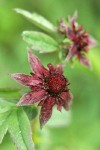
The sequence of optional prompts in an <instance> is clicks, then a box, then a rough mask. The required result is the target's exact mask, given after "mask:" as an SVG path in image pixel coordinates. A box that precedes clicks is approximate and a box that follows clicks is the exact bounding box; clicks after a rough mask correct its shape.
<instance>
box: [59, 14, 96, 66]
mask: <svg viewBox="0 0 100 150" xmlns="http://www.w3.org/2000/svg"><path fill="white" fill-rule="evenodd" d="M76 19H77V12H75V14H74V16H73V17H72V18H70V17H69V18H68V23H67V24H66V23H65V21H64V20H61V22H60V27H59V31H60V33H62V34H65V35H66V37H67V38H68V39H70V41H71V44H69V45H66V48H67V49H68V55H67V58H66V60H67V61H68V60H69V59H71V58H73V56H77V58H78V60H79V62H80V63H81V64H83V65H85V66H87V67H91V63H90V60H89V59H88V58H86V56H85V54H86V53H88V51H89V47H90V46H91V47H93V46H95V45H96V40H95V39H93V38H92V37H91V36H90V35H89V34H88V32H87V31H84V30H83V28H82V26H81V25H78V23H77V22H76Z"/></svg>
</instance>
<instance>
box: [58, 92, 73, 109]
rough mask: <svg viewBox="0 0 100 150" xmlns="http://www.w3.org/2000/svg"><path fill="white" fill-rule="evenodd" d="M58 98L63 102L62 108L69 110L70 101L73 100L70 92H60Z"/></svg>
mask: <svg viewBox="0 0 100 150" xmlns="http://www.w3.org/2000/svg"><path fill="white" fill-rule="evenodd" d="M60 98H61V99H62V101H63V103H64V104H63V106H64V108H65V109H66V110H69V107H70V103H71V100H72V99H73V95H72V93H71V92H69V91H68V92H62V93H61V95H60Z"/></svg>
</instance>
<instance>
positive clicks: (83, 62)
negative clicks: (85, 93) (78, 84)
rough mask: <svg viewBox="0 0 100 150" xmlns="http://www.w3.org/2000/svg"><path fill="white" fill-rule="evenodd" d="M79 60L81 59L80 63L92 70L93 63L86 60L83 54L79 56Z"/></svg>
mask: <svg viewBox="0 0 100 150" xmlns="http://www.w3.org/2000/svg"><path fill="white" fill-rule="evenodd" d="M78 59H79V62H80V63H81V64H83V65H84V66H86V67H88V68H90V69H92V66H91V62H90V60H89V59H88V58H86V57H85V56H84V55H82V54H78Z"/></svg>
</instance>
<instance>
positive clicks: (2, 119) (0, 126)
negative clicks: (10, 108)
mask: <svg viewBox="0 0 100 150" xmlns="http://www.w3.org/2000/svg"><path fill="white" fill-rule="evenodd" d="M9 114H10V112H5V113H3V114H0V144H1V142H2V140H3V138H4V135H5V134H6V132H7V130H8V117H9Z"/></svg>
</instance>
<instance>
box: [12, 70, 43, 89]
mask: <svg viewBox="0 0 100 150" xmlns="http://www.w3.org/2000/svg"><path fill="white" fill-rule="evenodd" d="M11 77H12V78H14V79H15V80H16V81H17V82H19V83H21V84H23V85H25V86H34V85H36V84H39V83H41V81H40V79H39V80H38V79H37V80H36V79H34V77H33V76H29V75H25V74H19V73H16V74H11Z"/></svg>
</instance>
